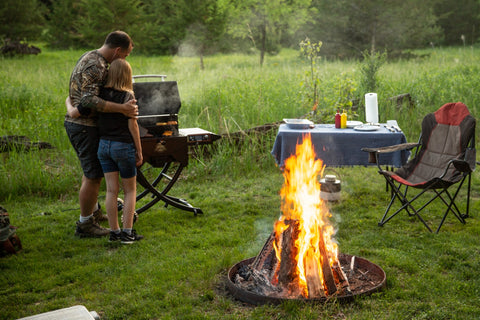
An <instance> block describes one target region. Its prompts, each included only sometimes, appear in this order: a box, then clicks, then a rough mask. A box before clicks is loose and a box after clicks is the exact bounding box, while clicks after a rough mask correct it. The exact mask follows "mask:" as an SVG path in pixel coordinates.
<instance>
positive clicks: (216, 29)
mask: <svg viewBox="0 0 480 320" xmlns="http://www.w3.org/2000/svg"><path fill="white" fill-rule="evenodd" d="M186 2H187V3H188V5H189V7H190V8H189V10H185V11H183V12H184V20H185V21H186V22H187V24H188V27H187V30H186V37H185V39H184V41H183V43H182V44H181V46H180V51H183V50H181V49H182V46H183V49H184V50H185V48H186V47H187V48H188V49H187V50H193V52H191V53H193V54H196V55H198V56H199V57H200V68H201V69H202V70H203V69H204V62H203V56H204V55H205V54H208V53H214V52H215V51H216V49H215V47H216V45H217V43H218V41H219V39H220V37H221V36H222V34H223V33H224V31H225V25H226V17H227V3H226V2H222V1H219V0H203V1H193V2H191V1H186Z"/></svg>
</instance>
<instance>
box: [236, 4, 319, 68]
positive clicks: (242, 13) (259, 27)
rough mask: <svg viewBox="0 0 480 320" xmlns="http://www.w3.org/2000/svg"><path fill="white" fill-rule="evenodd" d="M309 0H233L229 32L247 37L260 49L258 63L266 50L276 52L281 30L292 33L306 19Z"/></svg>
mask: <svg viewBox="0 0 480 320" xmlns="http://www.w3.org/2000/svg"><path fill="white" fill-rule="evenodd" d="M310 3H311V0H294V1H285V0H248V1H236V3H235V6H234V7H232V10H231V13H232V14H231V16H230V18H231V21H232V23H230V25H229V32H230V33H231V34H232V35H233V36H235V37H239V38H243V39H244V38H248V39H250V41H251V45H252V46H253V48H255V49H256V50H258V51H259V52H260V65H263V62H264V59H265V54H266V53H272V52H275V53H276V52H278V51H279V49H280V46H279V44H280V40H281V39H282V35H283V33H294V32H295V31H296V30H298V29H299V28H300V26H301V24H302V23H305V22H308V21H309V19H310V18H309V10H308V8H309V6H310Z"/></svg>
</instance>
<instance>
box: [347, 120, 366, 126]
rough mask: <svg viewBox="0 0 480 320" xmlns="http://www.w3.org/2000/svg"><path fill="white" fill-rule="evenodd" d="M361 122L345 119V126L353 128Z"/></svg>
mask: <svg viewBox="0 0 480 320" xmlns="http://www.w3.org/2000/svg"><path fill="white" fill-rule="evenodd" d="M362 124H363V122H362V121H347V128H355V127H357V126H361V125H362Z"/></svg>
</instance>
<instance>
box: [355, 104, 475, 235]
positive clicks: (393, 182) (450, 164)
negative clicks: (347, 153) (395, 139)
mask: <svg viewBox="0 0 480 320" xmlns="http://www.w3.org/2000/svg"><path fill="white" fill-rule="evenodd" d="M362 150H364V151H367V152H369V153H370V157H369V158H370V161H371V162H375V163H377V166H378V168H379V171H378V172H379V173H380V174H381V175H383V176H384V177H385V179H386V181H387V188H388V187H390V188H391V199H390V203H389V204H388V207H387V209H386V210H385V214H384V215H383V217H382V219H381V220H380V222H379V223H378V225H379V226H383V225H384V224H385V223H387V222H388V221H390V219H392V218H393V217H394V216H396V215H397V214H398V213H399V212H401V211H402V210H405V211H406V212H407V213H408V215H409V216H417V217H418V218H419V219H420V221H421V222H422V223H423V224H424V225H425V227H427V229H428V230H429V231H430V232H432V229H431V228H430V226H429V225H428V224H427V223H426V222H425V220H424V219H423V218H422V216H421V215H420V212H421V211H422V210H423V209H424V208H425V207H426V206H428V205H429V204H430V203H431V202H432V201H434V200H435V199H440V200H441V201H442V202H443V203H444V204H445V206H446V207H447V209H446V211H445V213H444V214H443V217H442V220H441V222H440V224H439V226H438V228H437V231H436V232H437V233H438V231H439V230H440V228H441V227H442V225H443V223H444V221H445V218H446V217H447V215H448V213H449V212H451V213H452V214H453V215H454V216H455V217H457V219H458V220H459V221H460V222H461V223H463V224H464V223H465V218H467V217H468V215H469V207H470V185H471V173H472V172H473V170H475V118H474V117H473V116H472V115H471V114H470V112H469V111H468V108H467V107H466V106H465V105H464V104H463V103H461V102H457V103H447V104H445V105H443V106H442V107H441V108H440V109H438V110H437V111H436V112H434V113H430V114H428V115H427V116H425V118H424V119H423V121H422V133H421V135H420V138H419V141H418V143H406V144H401V145H396V146H389V147H383V148H363V149H362ZM399 150H412V156H411V158H410V160H409V161H408V162H407V163H406V164H405V165H404V166H402V167H401V168H399V169H397V170H396V171H395V172H393V171H389V170H386V169H385V170H384V169H382V168H381V167H380V165H379V162H378V157H379V154H381V153H388V152H394V151H399ZM392 170H393V169H392ZM465 180H467V203H466V210H465V212H464V213H461V211H460V210H459V208H458V206H457V204H456V203H455V199H456V198H457V195H458V193H459V191H460V189H461V187H462V185H463V184H464V182H465ZM454 185H456V186H457V188H456V190H454V192H453V193H451V192H449V188H450V187H452V188H455V187H454ZM409 188H415V189H418V190H421V191H419V192H418V193H417V194H416V195H412V197H411V199H409V197H410V195H409V194H407V191H408V190H409ZM427 191H432V192H433V197H432V198H430V199H429V200H428V201H426V202H425V203H424V204H423V205H422V206H420V207H419V206H417V207H419V208H418V209H416V208H415V207H414V206H413V203H414V202H415V201H416V200H417V199H419V198H421V196H422V195H424V194H425V193H427ZM396 199H398V200H399V201H400V204H401V207H400V208H399V209H398V210H397V211H395V212H394V213H391V214H390V215H388V213H389V211H390V209H391V208H392V205H393V203H394V202H395V200H396ZM392 211H393V210H392Z"/></svg>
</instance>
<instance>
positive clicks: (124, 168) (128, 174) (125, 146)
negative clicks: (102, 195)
mask: <svg viewBox="0 0 480 320" xmlns="http://www.w3.org/2000/svg"><path fill="white" fill-rule="evenodd" d="M97 156H98V160H100V163H101V165H102V169H103V172H105V173H108V172H117V171H119V172H120V177H122V178H124V179H128V178H132V177H135V176H136V175H137V167H136V166H135V146H134V145H133V143H128V142H119V141H111V140H104V139H100V144H99V146H98V154H97Z"/></svg>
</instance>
